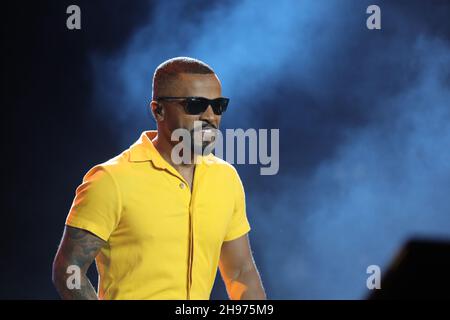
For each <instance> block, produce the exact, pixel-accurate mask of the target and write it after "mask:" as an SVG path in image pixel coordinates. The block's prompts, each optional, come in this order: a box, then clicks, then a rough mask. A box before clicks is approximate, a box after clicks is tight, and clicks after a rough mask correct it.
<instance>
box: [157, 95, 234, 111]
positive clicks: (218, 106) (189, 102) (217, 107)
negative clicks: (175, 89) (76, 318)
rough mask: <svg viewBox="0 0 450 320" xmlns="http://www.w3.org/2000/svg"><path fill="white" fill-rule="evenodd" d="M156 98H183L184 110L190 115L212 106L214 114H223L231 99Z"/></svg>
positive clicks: (159, 98)
mask: <svg viewBox="0 0 450 320" xmlns="http://www.w3.org/2000/svg"><path fill="white" fill-rule="evenodd" d="M154 100H156V101H159V100H167V101H170V100H182V102H181V105H182V106H183V107H184V111H185V112H186V113H187V114H190V115H199V114H201V113H203V112H205V111H206V109H208V106H211V108H212V109H213V112H214V114H216V115H221V114H222V113H224V112H225V111H226V110H227V106H228V102H229V101H230V99H228V98H224V97H220V98H216V99H207V98H203V97H157V98H155V99H154Z"/></svg>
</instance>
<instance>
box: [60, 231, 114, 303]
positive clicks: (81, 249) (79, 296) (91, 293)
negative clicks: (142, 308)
mask: <svg viewBox="0 0 450 320" xmlns="http://www.w3.org/2000/svg"><path fill="white" fill-rule="evenodd" d="M105 244H106V242H105V241H103V240H102V239H100V238H99V237H97V236H95V235H94V234H92V233H90V232H88V231H85V230H82V229H78V228H73V227H69V226H66V228H65V230H64V235H63V239H62V241H61V244H60V246H59V249H58V252H57V253H56V257H55V260H54V262H53V275H52V279H53V284H54V285H55V287H56V290H57V291H58V293H59V295H60V296H61V298H62V299H64V300H72V299H73V300H97V299H98V297H97V294H96V292H95V289H94V287H93V286H92V284H91V282H90V281H89V279H88V277H87V276H86V272H87V270H88V268H89V266H90V265H91V264H92V262H93V261H94V259H95V256H96V255H97V253H98V252H99V250H100V249H101V248H102V247H103V246H104V245H105ZM69 266H78V267H79V268H80V271H81V272H80V288H79V289H77V288H72V289H71V288H69V286H68V285H67V279H68V278H69V277H70V276H71V273H67V270H68V267H69Z"/></svg>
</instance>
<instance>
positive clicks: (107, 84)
mask: <svg viewBox="0 0 450 320" xmlns="http://www.w3.org/2000/svg"><path fill="white" fill-rule="evenodd" d="M436 3H438V2H436ZM370 4H373V3H371V2H369V1H326V2H325V1H323V2H319V1H312V0H310V1H277V2H276V3H274V2H273V1H265V0H264V1H220V2H219V1H217V2H214V1H210V2H207V3H206V2H204V1H202V2H195V1H194V2H189V3H188V2H184V3H183V4H181V2H180V1H167V2H159V4H157V5H155V6H154V7H153V8H152V14H151V15H150V19H149V21H148V23H147V24H146V25H144V26H142V28H140V30H138V32H136V33H135V34H134V36H133V37H132V38H130V39H129V41H128V42H127V43H126V44H124V46H123V47H122V49H121V50H120V51H119V52H115V53H113V54H111V55H109V56H105V55H100V54H98V53H97V54H93V56H92V66H93V68H94V74H95V77H96V82H95V83H96V100H95V103H94V104H93V105H95V108H94V109H93V111H94V112H96V113H98V112H100V113H101V114H105V113H108V114H110V115H111V116H110V118H108V119H107V120H108V121H109V122H110V125H111V127H114V128H116V130H117V131H119V132H121V139H122V140H121V144H122V146H123V147H126V146H128V145H129V144H131V143H132V142H133V141H134V140H135V139H136V138H137V136H138V134H139V133H140V131H142V130H146V129H148V128H149V127H152V126H153V127H154V124H152V120H151V119H150V117H145V115H146V113H145V107H146V105H145V104H146V102H148V101H149V99H150V97H151V78H152V74H153V70H154V69H155V67H156V66H157V65H158V64H159V63H161V62H162V61H164V60H166V59H167V58H170V57H174V56H193V57H196V58H199V59H201V60H203V61H205V62H207V63H208V64H210V65H211V66H212V67H213V68H214V69H215V70H216V72H217V74H218V75H219V77H220V78H221V80H222V85H223V93H224V95H226V96H230V97H231V104H230V108H229V111H227V114H226V116H225V117H224V119H223V128H244V129H245V128H268V129H270V128H279V129H280V138H281V141H280V152H281V154H280V158H281V159H280V171H279V174H278V175H277V176H266V177H262V176H258V172H259V170H257V169H255V168H253V167H251V166H245V165H242V166H238V170H239V172H240V173H241V176H242V179H243V182H244V185H245V187H246V193H247V206H248V215H249V219H250V222H251V224H252V227H253V231H252V232H251V235H250V237H251V241H252V246H253V249H254V253H255V259H256V262H257V264H258V267H259V269H260V272H261V275H262V278H263V281H264V285H265V287H266V290H267V293H268V296H269V298H275V299H303V298H309V299H332V298H335V299H346V298H350V299H359V298H364V297H365V296H366V295H367V294H368V293H369V292H368V290H367V288H366V278H367V276H368V275H367V274H366V268H367V266H369V265H372V264H376V265H379V266H380V267H381V268H382V269H381V270H382V272H383V270H385V268H386V267H387V265H388V264H389V262H390V260H391V259H392V257H393V255H394V254H395V253H396V252H397V250H398V249H399V248H400V246H401V245H402V244H403V243H404V241H405V240H406V239H408V238H410V237H412V236H416V235H418V236H426V237H433V238H436V237H437V238H450V200H449V197H448V195H449V194H450V151H449V146H450V126H449V125H448V124H449V123H450V108H449V101H450V74H449V70H450V48H449V38H450V37H449V35H448V32H447V34H446V33H445V30H450V28H449V23H448V22H445V21H447V20H448V19H447V20H445V19H442V18H443V13H442V12H443V11H444V12H445V10H443V9H444V6H445V8H448V5H445V4H443V5H441V4H435V5H434V6H433V5H431V4H429V5H428V6H427V4H426V3H425V2H419V1H416V2H412V1H411V2H404V3H402V2H397V3H396V4H394V3H393V2H390V3H388V2H384V1H379V2H378V5H379V6H380V7H381V10H382V30H378V31H370V30H367V28H366V26H365V21H366V18H367V15H366V14H365V9H366V8H367V6H368V5H370ZM421 13H424V15H421ZM425 13H426V14H425ZM122 133H123V134H122ZM221 295H222V296H223V293H222V294H221V293H219V292H216V293H215V294H213V297H214V296H215V297H220V296H221Z"/></svg>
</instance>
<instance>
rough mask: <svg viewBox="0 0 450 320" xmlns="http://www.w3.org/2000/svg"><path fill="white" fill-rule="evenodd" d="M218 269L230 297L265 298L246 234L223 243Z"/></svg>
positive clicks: (234, 298)
mask: <svg viewBox="0 0 450 320" xmlns="http://www.w3.org/2000/svg"><path fill="white" fill-rule="evenodd" d="M219 269H220V273H221V275H222V279H223V281H224V283H225V286H226V288H227V292H228V295H229V297H230V299H232V300H265V299H266V298H267V297H266V293H265V292H264V288H263V286H262V283H261V278H260V276H259V273H258V270H257V269H256V265H255V262H254V260H253V256H252V252H251V249H250V243H249V240H248V236H247V235H244V236H242V237H240V238H238V239H235V240H232V241H226V242H224V243H223V245H222V251H221V253H220V263H219Z"/></svg>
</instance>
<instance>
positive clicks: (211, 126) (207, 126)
mask: <svg viewBox="0 0 450 320" xmlns="http://www.w3.org/2000/svg"><path fill="white" fill-rule="evenodd" d="M201 128H202V129H217V126H216V125H214V124H212V123H210V122H207V121H205V122H202V127H201ZM194 130H195V127H194V128H192V129H191V132H194Z"/></svg>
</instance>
